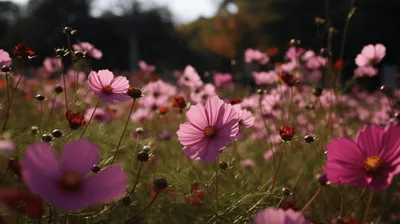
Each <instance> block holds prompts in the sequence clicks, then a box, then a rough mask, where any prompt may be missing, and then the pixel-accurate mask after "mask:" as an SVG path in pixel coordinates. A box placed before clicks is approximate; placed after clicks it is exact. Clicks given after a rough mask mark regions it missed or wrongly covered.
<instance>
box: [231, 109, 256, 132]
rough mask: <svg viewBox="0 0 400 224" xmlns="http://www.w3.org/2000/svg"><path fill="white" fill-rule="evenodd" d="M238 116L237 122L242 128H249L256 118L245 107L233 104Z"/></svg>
mask: <svg viewBox="0 0 400 224" xmlns="http://www.w3.org/2000/svg"><path fill="white" fill-rule="evenodd" d="M233 108H234V109H235V110H236V112H237V113H238V116H239V124H240V126H242V127H244V128H251V127H252V126H253V125H254V121H255V120H256V118H255V117H254V116H253V115H252V114H251V113H250V112H249V111H248V110H246V109H242V107H241V106H240V104H236V105H234V106H233Z"/></svg>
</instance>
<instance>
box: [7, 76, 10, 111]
mask: <svg viewBox="0 0 400 224" xmlns="http://www.w3.org/2000/svg"><path fill="white" fill-rule="evenodd" d="M8 79H9V76H8V73H6V88H7V105H9V102H10V87H9V83H8ZM7 108H8V107H7Z"/></svg>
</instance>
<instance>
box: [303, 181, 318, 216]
mask: <svg viewBox="0 0 400 224" xmlns="http://www.w3.org/2000/svg"><path fill="white" fill-rule="evenodd" d="M321 191H322V187H319V188H318V190H317V192H315V194H314V196H312V198H311V199H310V200H309V201H308V202H307V204H306V205H304V207H303V208H302V209H301V212H302V213H304V211H305V210H306V209H307V208H308V207H309V206H310V205H311V203H312V202H313V201H314V200H315V199H316V198H317V196H318V195H319V194H320V193H321Z"/></svg>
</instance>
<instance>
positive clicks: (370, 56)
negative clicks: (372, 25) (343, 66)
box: [356, 44, 386, 67]
mask: <svg viewBox="0 0 400 224" xmlns="http://www.w3.org/2000/svg"><path fill="white" fill-rule="evenodd" d="M385 55H386V47H385V46H384V45H383V44H376V45H375V46H374V45H372V44H369V45H367V46H365V47H364V48H363V49H362V51H361V54H359V55H357V57H356V64H357V65H358V66H359V67H364V66H370V65H374V64H377V63H379V62H381V61H382V59H383V57H385Z"/></svg>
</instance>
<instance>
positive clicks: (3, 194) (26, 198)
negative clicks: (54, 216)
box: [0, 188, 44, 223]
mask: <svg viewBox="0 0 400 224" xmlns="http://www.w3.org/2000/svg"><path fill="white" fill-rule="evenodd" d="M0 204H2V205H5V206H7V207H8V208H10V209H13V210H16V211H19V212H21V213H23V214H26V215H27V216H29V217H30V218H32V219H40V218H41V217H42V215H43V213H44V202H43V200H42V199H41V198H40V197H39V196H38V195H35V194H33V193H31V192H25V191H21V190H16V189H11V188H0ZM0 223H2V222H0Z"/></svg>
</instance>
